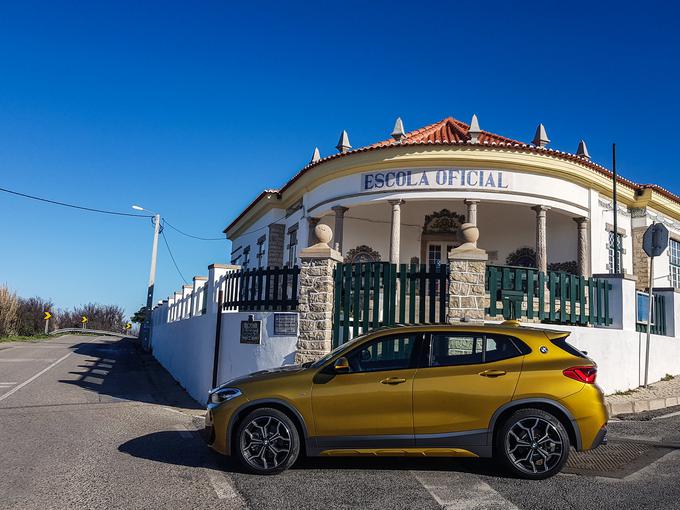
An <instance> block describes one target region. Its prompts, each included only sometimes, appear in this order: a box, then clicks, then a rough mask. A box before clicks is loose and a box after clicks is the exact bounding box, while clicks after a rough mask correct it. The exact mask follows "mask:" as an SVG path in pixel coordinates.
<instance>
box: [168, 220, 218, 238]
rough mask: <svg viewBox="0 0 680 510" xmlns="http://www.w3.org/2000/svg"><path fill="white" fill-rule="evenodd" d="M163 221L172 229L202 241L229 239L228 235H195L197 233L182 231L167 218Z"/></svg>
mask: <svg viewBox="0 0 680 510" xmlns="http://www.w3.org/2000/svg"><path fill="white" fill-rule="evenodd" d="M163 221H164V222H165V224H166V225H167V226H168V227H170V228H171V229H173V230H175V231H177V232H179V233H180V234H182V235H183V236H187V237H191V238H192V239H198V240H200V241H226V240H227V238H226V237H201V236H195V235H192V234H187V233H186V232H182V231H181V230H180V229H178V228H177V227H176V226H174V225H173V224H172V223H170V222H169V221H168V220H167V219H166V218H163Z"/></svg>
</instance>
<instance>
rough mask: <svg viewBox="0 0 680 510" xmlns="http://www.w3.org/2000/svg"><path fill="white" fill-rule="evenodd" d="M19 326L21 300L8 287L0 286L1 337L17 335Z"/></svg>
mask: <svg viewBox="0 0 680 510" xmlns="http://www.w3.org/2000/svg"><path fill="white" fill-rule="evenodd" d="M18 326H19V298H18V297H17V295H16V293H15V292H12V291H11V290H9V287H7V285H1V286H0V337H4V336H10V335H16V334H17V328H18Z"/></svg>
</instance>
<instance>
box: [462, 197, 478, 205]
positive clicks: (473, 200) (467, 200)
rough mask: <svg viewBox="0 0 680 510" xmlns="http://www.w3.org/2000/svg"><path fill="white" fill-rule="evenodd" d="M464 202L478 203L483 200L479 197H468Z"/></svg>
mask: <svg viewBox="0 0 680 510" xmlns="http://www.w3.org/2000/svg"><path fill="white" fill-rule="evenodd" d="M463 202H464V203H466V204H478V203H480V202H481V200H479V199H478V198H466V199H465V200H463Z"/></svg>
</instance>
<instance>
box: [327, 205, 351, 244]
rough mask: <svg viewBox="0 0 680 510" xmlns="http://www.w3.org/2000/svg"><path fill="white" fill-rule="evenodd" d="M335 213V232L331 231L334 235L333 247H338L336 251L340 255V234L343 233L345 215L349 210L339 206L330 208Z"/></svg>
mask: <svg viewBox="0 0 680 510" xmlns="http://www.w3.org/2000/svg"><path fill="white" fill-rule="evenodd" d="M331 209H332V210H333V212H334V213H335V230H334V231H333V233H334V235H335V243H333V244H335V246H337V247H338V251H339V252H340V253H341V254H342V253H343V251H342V234H343V232H344V231H345V213H346V212H347V211H349V208H347V207H343V206H341V205H336V206H335V207H331Z"/></svg>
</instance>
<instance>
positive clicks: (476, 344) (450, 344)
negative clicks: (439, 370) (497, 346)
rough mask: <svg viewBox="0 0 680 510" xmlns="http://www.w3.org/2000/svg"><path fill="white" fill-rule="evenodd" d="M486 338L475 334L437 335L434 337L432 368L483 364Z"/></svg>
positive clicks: (431, 355)
mask: <svg viewBox="0 0 680 510" xmlns="http://www.w3.org/2000/svg"><path fill="white" fill-rule="evenodd" d="M483 342H484V337H483V336H482V335H474V334H464V333H463V334H460V333H437V334H434V335H432V343H431V347H430V366H432V367H443V366H451V365H469V364H472V363H481V362H482V351H483Z"/></svg>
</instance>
